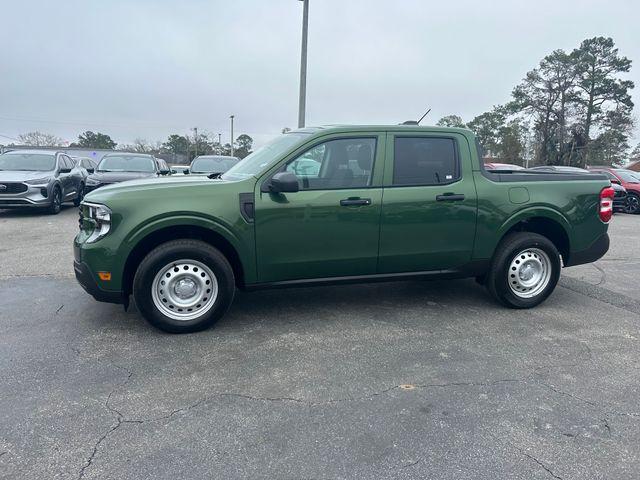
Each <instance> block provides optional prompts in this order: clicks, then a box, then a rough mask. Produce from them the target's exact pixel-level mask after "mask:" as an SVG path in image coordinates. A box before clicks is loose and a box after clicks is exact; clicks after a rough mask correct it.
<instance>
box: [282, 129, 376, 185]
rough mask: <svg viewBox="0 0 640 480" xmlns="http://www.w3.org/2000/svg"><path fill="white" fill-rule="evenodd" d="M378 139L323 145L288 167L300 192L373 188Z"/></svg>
mask: <svg viewBox="0 0 640 480" xmlns="http://www.w3.org/2000/svg"><path fill="white" fill-rule="evenodd" d="M375 151H376V139H375V138H345V139H341V140H329V141H328V142H324V143H320V144H318V145H316V146H314V147H312V148H310V149H309V150H307V151H306V152H304V153H303V154H302V155H300V156H299V157H297V158H295V159H294V160H292V161H290V162H289V163H287V165H286V166H285V169H284V170H285V171H287V172H292V173H294V174H295V175H296V176H297V177H298V180H299V183H300V190H331V189H339V188H362V187H367V186H369V185H370V184H371V172H372V170H373V159H374V157H375Z"/></svg>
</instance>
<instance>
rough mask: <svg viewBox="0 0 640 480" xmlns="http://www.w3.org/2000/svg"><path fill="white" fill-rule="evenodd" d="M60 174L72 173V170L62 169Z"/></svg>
mask: <svg viewBox="0 0 640 480" xmlns="http://www.w3.org/2000/svg"><path fill="white" fill-rule="evenodd" d="M60 173H71V169H70V168H61V169H60Z"/></svg>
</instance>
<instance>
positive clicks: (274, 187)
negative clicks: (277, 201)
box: [269, 172, 300, 193]
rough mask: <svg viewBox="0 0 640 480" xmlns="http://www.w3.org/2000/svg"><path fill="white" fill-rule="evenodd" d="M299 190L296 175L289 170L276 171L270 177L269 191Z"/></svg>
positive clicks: (286, 191)
mask: <svg viewBox="0 0 640 480" xmlns="http://www.w3.org/2000/svg"><path fill="white" fill-rule="evenodd" d="M299 190H300V184H299V183H298V177H296V176H295V174H293V173H291V172H280V173H276V174H275V175H274V176H273V177H271V183H270V184H269V191H270V192H273V193H295V192H298V191H299Z"/></svg>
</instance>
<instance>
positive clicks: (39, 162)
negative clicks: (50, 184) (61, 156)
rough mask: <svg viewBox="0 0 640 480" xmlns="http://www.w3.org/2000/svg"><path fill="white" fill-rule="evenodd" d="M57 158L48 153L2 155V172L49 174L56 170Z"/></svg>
mask: <svg viewBox="0 0 640 480" xmlns="http://www.w3.org/2000/svg"><path fill="white" fill-rule="evenodd" d="M55 168H56V157H55V155H49V154H46V153H5V154H4V155H0V170H22V171H26V172H48V171H50V170H55Z"/></svg>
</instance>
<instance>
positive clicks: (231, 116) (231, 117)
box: [229, 115, 235, 157]
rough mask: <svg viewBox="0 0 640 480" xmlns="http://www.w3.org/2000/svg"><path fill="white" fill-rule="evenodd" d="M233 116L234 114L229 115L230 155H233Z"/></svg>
mask: <svg viewBox="0 0 640 480" xmlns="http://www.w3.org/2000/svg"><path fill="white" fill-rule="evenodd" d="M233 117H235V115H230V116H229V118H230V119H231V156H232V157H233Z"/></svg>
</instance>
